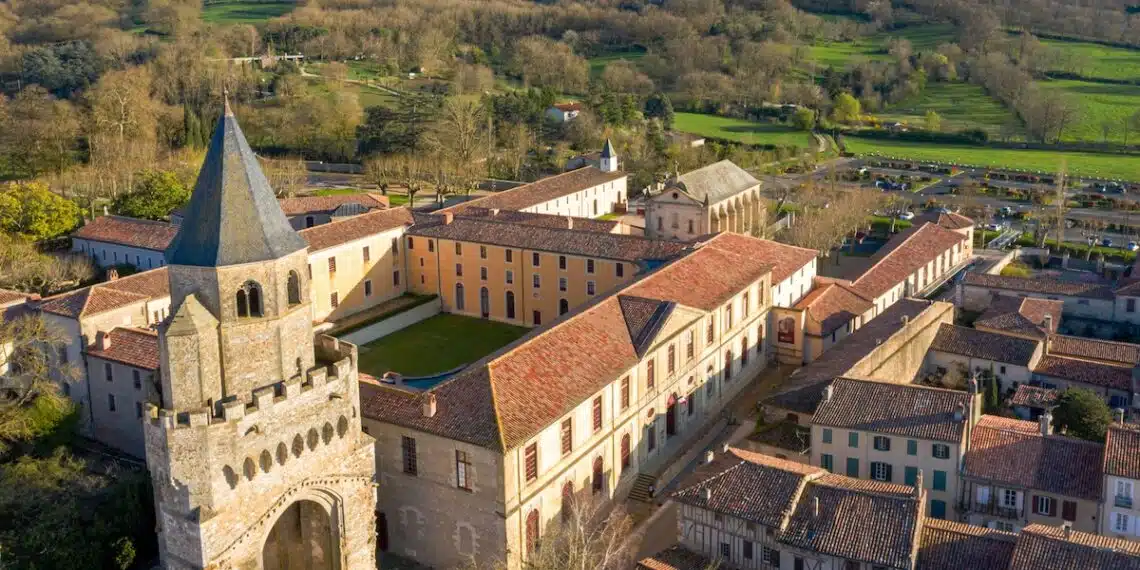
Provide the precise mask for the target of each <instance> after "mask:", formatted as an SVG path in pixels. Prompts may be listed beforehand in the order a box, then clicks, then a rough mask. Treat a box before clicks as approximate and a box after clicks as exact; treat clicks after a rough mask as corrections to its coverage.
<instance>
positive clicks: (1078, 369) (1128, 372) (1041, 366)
mask: <svg viewBox="0 0 1140 570" xmlns="http://www.w3.org/2000/svg"><path fill="white" fill-rule="evenodd" d="M1033 372H1034V373H1035V374H1041V375H1044V376H1052V377H1054V378H1064V379H1066V380H1075V381H1077V382H1084V383H1085V384H1093V385H1095V386H1101V387H1103V388H1112V389H1113V390H1123V391H1126V392H1127V391H1131V389H1132V367H1131V366H1116V365H1112V364H1104V363H1101V362H1093V361H1091V360H1082V359H1079V358H1064V357H1061V356H1054V355H1051V354H1047V355H1045V356H1042V357H1041V360H1038V361H1037V365H1036V366H1034V367H1033Z"/></svg>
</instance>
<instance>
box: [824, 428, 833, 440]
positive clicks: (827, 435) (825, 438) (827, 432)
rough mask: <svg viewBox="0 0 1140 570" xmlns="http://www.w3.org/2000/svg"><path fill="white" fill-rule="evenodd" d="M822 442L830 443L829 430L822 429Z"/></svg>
mask: <svg viewBox="0 0 1140 570" xmlns="http://www.w3.org/2000/svg"><path fill="white" fill-rule="evenodd" d="M823 442H824V443H831V428H823Z"/></svg>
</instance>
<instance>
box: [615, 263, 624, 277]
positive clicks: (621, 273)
mask: <svg viewBox="0 0 1140 570" xmlns="http://www.w3.org/2000/svg"><path fill="white" fill-rule="evenodd" d="M614 267H615V270H616V271H617V276H618V277H625V264H624V263H618V264H617V265H615V266H614Z"/></svg>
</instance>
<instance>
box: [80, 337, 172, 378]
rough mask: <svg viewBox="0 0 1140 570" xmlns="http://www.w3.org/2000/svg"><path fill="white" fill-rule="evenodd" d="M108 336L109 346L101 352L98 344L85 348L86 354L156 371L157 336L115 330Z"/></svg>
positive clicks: (157, 357)
mask: <svg viewBox="0 0 1140 570" xmlns="http://www.w3.org/2000/svg"><path fill="white" fill-rule="evenodd" d="M108 334H109V338H110V340H111V345H110V346H108V347H107V349H106V350H103V349H101V348H99V347H98V344H94V345H91V346H90V347H88V348H87V354H89V355H91V356H95V357H98V358H102V359H103V360H113V361H115V362H120V363H123V364H126V365H128V366H134V367H135V368H142V369H144V370H158V365H159V354H158V334H157V333H155V332H154V331H151V330H144V329H134V328H121V327H120V328H116V329H113V330H112V331H111V332H110V333H108Z"/></svg>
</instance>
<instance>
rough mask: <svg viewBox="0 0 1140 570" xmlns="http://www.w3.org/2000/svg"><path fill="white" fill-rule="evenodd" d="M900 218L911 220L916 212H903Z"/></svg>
mask: <svg viewBox="0 0 1140 570" xmlns="http://www.w3.org/2000/svg"><path fill="white" fill-rule="evenodd" d="M899 219H900V220H906V221H908V222H909V221H911V220H913V219H914V212H903V213H901V214H899Z"/></svg>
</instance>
